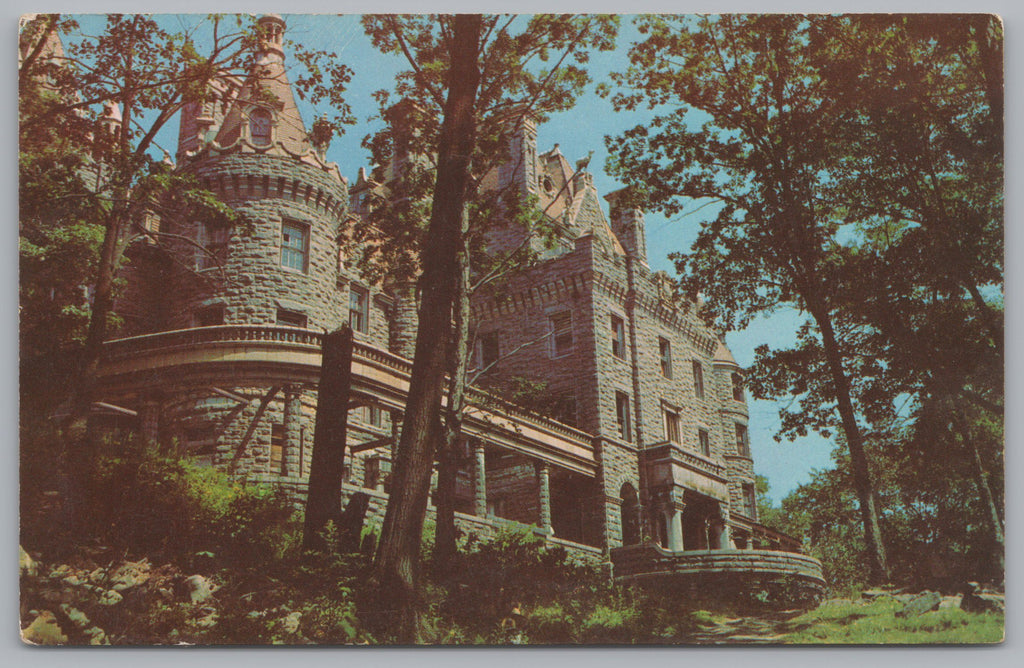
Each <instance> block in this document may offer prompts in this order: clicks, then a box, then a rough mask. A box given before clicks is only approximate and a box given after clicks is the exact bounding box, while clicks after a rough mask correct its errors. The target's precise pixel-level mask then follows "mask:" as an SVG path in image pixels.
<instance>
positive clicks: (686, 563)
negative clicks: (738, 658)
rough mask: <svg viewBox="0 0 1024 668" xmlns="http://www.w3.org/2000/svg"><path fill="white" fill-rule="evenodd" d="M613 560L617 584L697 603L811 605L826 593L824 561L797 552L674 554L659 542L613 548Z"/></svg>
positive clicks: (779, 605)
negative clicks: (655, 590)
mask: <svg viewBox="0 0 1024 668" xmlns="http://www.w3.org/2000/svg"><path fill="white" fill-rule="evenodd" d="M611 559H612V565H613V571H614V577H615V579H616V580H618V581H621V582H627V583H634V584H639V585H643V586H650V587H656V588H658V589H661V590H663V591H664V590H666V589H670V590H673V591H675V590H678V592H679V593H680V595H685V596H687V597H689V598H692V599H694V600H702V601H708V600H715V599H721V600H722V601H733V602H735V601H745V602H747V603H751V604H763V605H765V606H767V607H813V606H815V605H817V603H818V602H820V600H821V598H822V597H823V596H824V592H825V578H824V575H823V573H822V568H821V562H820V561H818V560H817V559H815V558H813V557H809V556H807V555H805V554H797V553H795V552H780V551H774V550H689V551H682V552H673V551H671V550H666V549H664V548H662V547H661V546H659V545H657V544H655V543H644V544H642V545H630V546H626V547H619V548H615V549H613V550H612V551H611Z"/></svg>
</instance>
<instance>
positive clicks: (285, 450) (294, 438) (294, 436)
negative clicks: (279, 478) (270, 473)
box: [281, 385, 302, 476]
mask: <svg viewBox="0 0 1024 668" xmlns="http://www.w3.org/2000/svg"><path fill="white" fill-rule="evenodd" d="M283 421H284V442H283V443H281V448H282V452H281V461H282V462H283V466H282V470H281V475H284V476H299V475H302V473H301V471H299V461H300V454H299V449H300V448H301V447H302V388H301V387H297V386H295V385H286V386H285V388H284V420H283Z"/></svg>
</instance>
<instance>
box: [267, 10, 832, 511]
mask: <svg viewBox="0 0 1024 668" xmlns="http://www.w3.org/2000/svg"><path fill="white" fill-rule="evenodd" d="M285 18H286V20H287V22H288V29H287V32H286V33H285V35H286V37H288V38H290V39H293V40H295V41H300V42H303V43H308V44H315V45H318V46H322V47H323V48H328V47H329V48H333V49H336V50H337V52H338V56H339V58H341V59H342V60H343V61H345V62H346V63H347V64H348V65H349V66H350V67H352V69H353V70H354V75H353V78H352V82H351V84H350V85H349V88H348V94H347V100H348V102H349V104H351V105H352V108H353V111H354V112H355V114H356V116H357V117H358V118H359V119H360V121H364V120H366V119H367V118H369V117H370V116H372V115H373V114H374V112H375V110H376V107H375V105H374V104H373V100H372V98H371V97H370V93H372V92H373V91H374V90H377V89H380V88H384V87H388V86H389V85H390V82H391V80H392V78H393V77H394V74H395V73H396V72H397V71H399V69H401V68H402V66H403V65H404V64H405V63H404V60H401V59H397V58H391V57H387V56H383V55H382V54H380V53H379V52H378V51H376V50H375V49H374V48H373V47H372V46H371V45H370V43H369V40H368V39H367V38H366V36H365V35H364V34H363V33H362V30H361V28H360V26H359V22H358V17H357V16H354V15H348V16H341V17H333V16H331V17H328V16H315V17H313V16H308V15H305V16H303V15H298V16H289V15H285ZM637 36H638V35H637V32H636V31H635V30H634V29H633V27H632V25H631V24H630V22H629V21H628V20H627V19H626V18H625V17H624V20H623V24H622V26H621V28H620V35H619V40H618V48H617V49H616V50H615V51H614V52H608V53H597V54H594V55H593V57H592V58H591V63H590V67H589V69H590V72H591V75H592V78H593V79H594V82H593V83H594V84H596V83H600V82H601V81H605V80H607V75H608V73H609V72H611V71H614V70H616V69H622V68H624V67H625V65H626V51H627V48H628V44H629V42H630V41H632V40H633V39H634V38H636V37H637ZM593 89H594V85H593V84H592V85H591V86H590V87H589V90H588V92H587V94H585V95H584V96H583V97H581V98H580V100H579V101H578V103H577V105H576V107H575V108H574V109H573V110H571V111H568V112H563V113H560V114H556V115H554V116H553V117H552V118H551V119H550V121H548V122H547V123H545V124H543V125H541V126H540V127H539V128H538V150H539V151H546V150H548V149H550V148H551V147H552V146H553V145H554V144H555V143H558V144H559V150H560V151H561V152H562V153H563V154H565V156H566V157H567V158H568V159H569V161H570V163H572V162H574V161H575V160H576V159H578V158H582V157H584V156H586V155H587V153H588V152H589V151H591V150H593V151H594V157H593V159H592V160H591V162H590V167H589V169H590V171H592V172H593V173H594V182H595V185H596V186H597V189H598V191H599V192H600V193H601V194H606V193H608V192H611V191H613V190H616V189H618V188H620V187H621V186H622V184H621V183H618V182H617V181H616V180H615V179H613V178H611V177H610V176H608V175H607V174H605V173H604V169H603V167H604V164H605V159H606V158H607V155H608V153H607V150H606V149H605V144H604V137H605V135H617V134H619V133H621V132H622V131H624V130H626V129H628V128H630V127H633V126H634V125H636V124H638V123H641V122H643V121H644V119H645V118H646V116H645V114H644V113H643V112H633V113H616V112H614V111H613V110H612V108H611V103H610V102H609V101H608V100H606V99H603V98H600V97H598V96H597V95H596V94H595V93H594V90H593ZM303 111H304V118H305V120H306V122H307V123H309V121H310V119H311V118H313V115H312V111H311V112H310V113H306V110H305V109H304V110H303ZM371 128H372V125H370V126H368V125H366V124H365V123H362V122H361V123H360V124H359V125H358V126H356V127H354V128H352V129H350V130H349V131H347V133H346V134H345V135H344V136H343V137H340V138H337V139H335V140H334V142H333V143H332V145H331V149H330V150H329V152H328V158H329V159H331V160H333V161H335V162H337V163H338V165H339V166H340V167H341V171H342V173H343V174H345V175H347V176H348V177H349V178H350V179H354V178H355V176H356V173H357V170H358V168H359V167H360V166H365V165H367V164H368V162H369V155H368V153H367V152H366V151H365V150H364V149H363V148H362V147H361V146H360V142H361V141H362V138H363V137H364V136H365V134H366V133H367V131H368V130H369V129H371ZM698 207H699V204H698V203H694V205H693V206H692V207H689V208H688V209H687V210H686V211H687V212H690V213H684V214H682V215H679V216H676V217H674V218H673V219H668V218H666V217H664V216H661V215H657V214H650V213H648V214H647V216H646V222H647V244H648V258H649V262H650V264H651V267H652V269H662V270H665V271H668V272H669V273H670V274H673V275H674V274H675V268H674V266H673V264H672V263H671V262H670V261H669V260H668V254H669V253H670V252H673V251H679V250H687V249H689V247H690V245H691V244H692V243H693V240H694V239H695V238H696V236H697V229H698V227H699V223H700V221H701V217H702V215H707V214H708V211H709V209H704V210H703V211H699V212H698V211H696V209H698ZM801 321H802V319H801V318H800V316H799V315H798V314H796V313H793V312H785V313H779V314H777V315H775V316H772V317H770V318H760V319H758V320H757V321H755V322H754V324H752V325H751V326H750V327H748V328H747V329H746V330H743V331H740V332H733V333H730V334H728V335H727V337H726V342H727V344H728V345H729V347H730V349H731V350H732V352H733V354H734V356H735V357H736V360H737V361H738V362H739V363H740V364H741V365H743V366H747V365H750V364H751V363H752V362H753V361H754V348H755V347H756V346H757V345H760V344H762V343H767V344H769V345H770V346H772V347H773V348H774V347H783V346H789V345H790V344H791V343H792V342H793V340H794V332H795V331H796V328H797V326H798V325H799V324H800V322H801ZM750 412H751V418H750V427H751V429H750V436H751V448H752V450H753V455H754V463H755V469H756V470H757V472H758V473H760V474H761V475H764V476H766V477H767V478H768V480H769V482H770V483H771V488H772V489H771V496H772V497H773V498H774V499H775V500H776V501H778V500H780V499H781V498H782V497H783V496H785V495H786V494H787V493H788V492H790V491H792V490H793V489H794V488H795V487H796V486H797V485H799V484H800V483H802V482H806V481H808V480H809V477H810V472H811V470H812V469H823V468H829V467H830V466H831V464H832V459H831V452H832V448H833V443H832V442H831V441H828V440H826V439H823V438H821V437H819V436H817V435H810V436H807V437H806V438H801V439H797V440H796V441H792V442H782V443H778V442H776V441H775V439H774V438H773V436H774V434H775V433H776V432H777V431H778V427H779V417H778V408H777V405H776V402H772V401H757V400H751V402H750Z"/></svg>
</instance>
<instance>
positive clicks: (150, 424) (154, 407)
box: [139, 397, 160, 447]
mask: <svg viewBox="0 0 1024 668" xmlns="http://www.w3.org/2000/svg"><path fill="white" fill-rule="evenodd" d="M139 435H140V436H141V437H142V442H143V444H144V445H146V446H150V447H153V446H159V445H160V402H159V401H157V400H156V399H154V398H152V397H147V398H146V399H144V400H143V401H142V405H141V406H139Z"/></svg>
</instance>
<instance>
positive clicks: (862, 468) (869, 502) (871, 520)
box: [811, 307, 889, 584]
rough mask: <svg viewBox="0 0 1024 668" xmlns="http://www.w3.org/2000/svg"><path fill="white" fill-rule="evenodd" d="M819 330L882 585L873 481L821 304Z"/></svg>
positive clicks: (871, 559)
mask: <svg viewBox="0 0 1024 668" xmlns="http://www.w3.org/2000/svg"><path fill="white" fill-rule="evenodd" d="M811 314H812V315H813V317H814V320H815V322H817V323H818V330H819V331H820V332H821V340H822V345H823V347H824V349H825V357H826V359H827V361H828V368H829V374H830V375H831V377H832V385H833V387H834V389H835V393H836V401H837V403H838V404H839V416H840V418H841V419H842V424H843V432H844V433H845V434H846V446H847V447H848V448H849V450H850V463H851V466H852V468H853V484H854V487H855V488H856V490H857V500H858V503H859V505H860V516H861V522H862V523H863V525H864V543H865V545H866V547H867V552H868V566H869V568H870V572H871V575H870V577H871V581H872V583H873V584H882V583H884V582H888V580H889V564H888V562H887V560H886V556H885V544H884V543H883V541H882V529H881V526H880V525H879V522H878V508H877V507H876V503H875V502H876V498H875V484H874V481H873V480H872V478H871V469H870V467H869V466H868V458H867V454H866V453H865V452H864V440H863V438H862V437H861V433H860V427H858V426H857V417H856V415H855V413H854V411H853V400H852V399H851V398H850V380H849V379H848V378H847V377H846V371H845V370H844V369H843V360H842V353H841V352H840V351H839V345H838V343H837V342H836V335H835V330H834V329H833V328H832V320H831V318H829V316H828V314H827V313H826V312H825V309H824V308H822V307H819V308H814V309H812V310H811Z"/></svg>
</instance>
